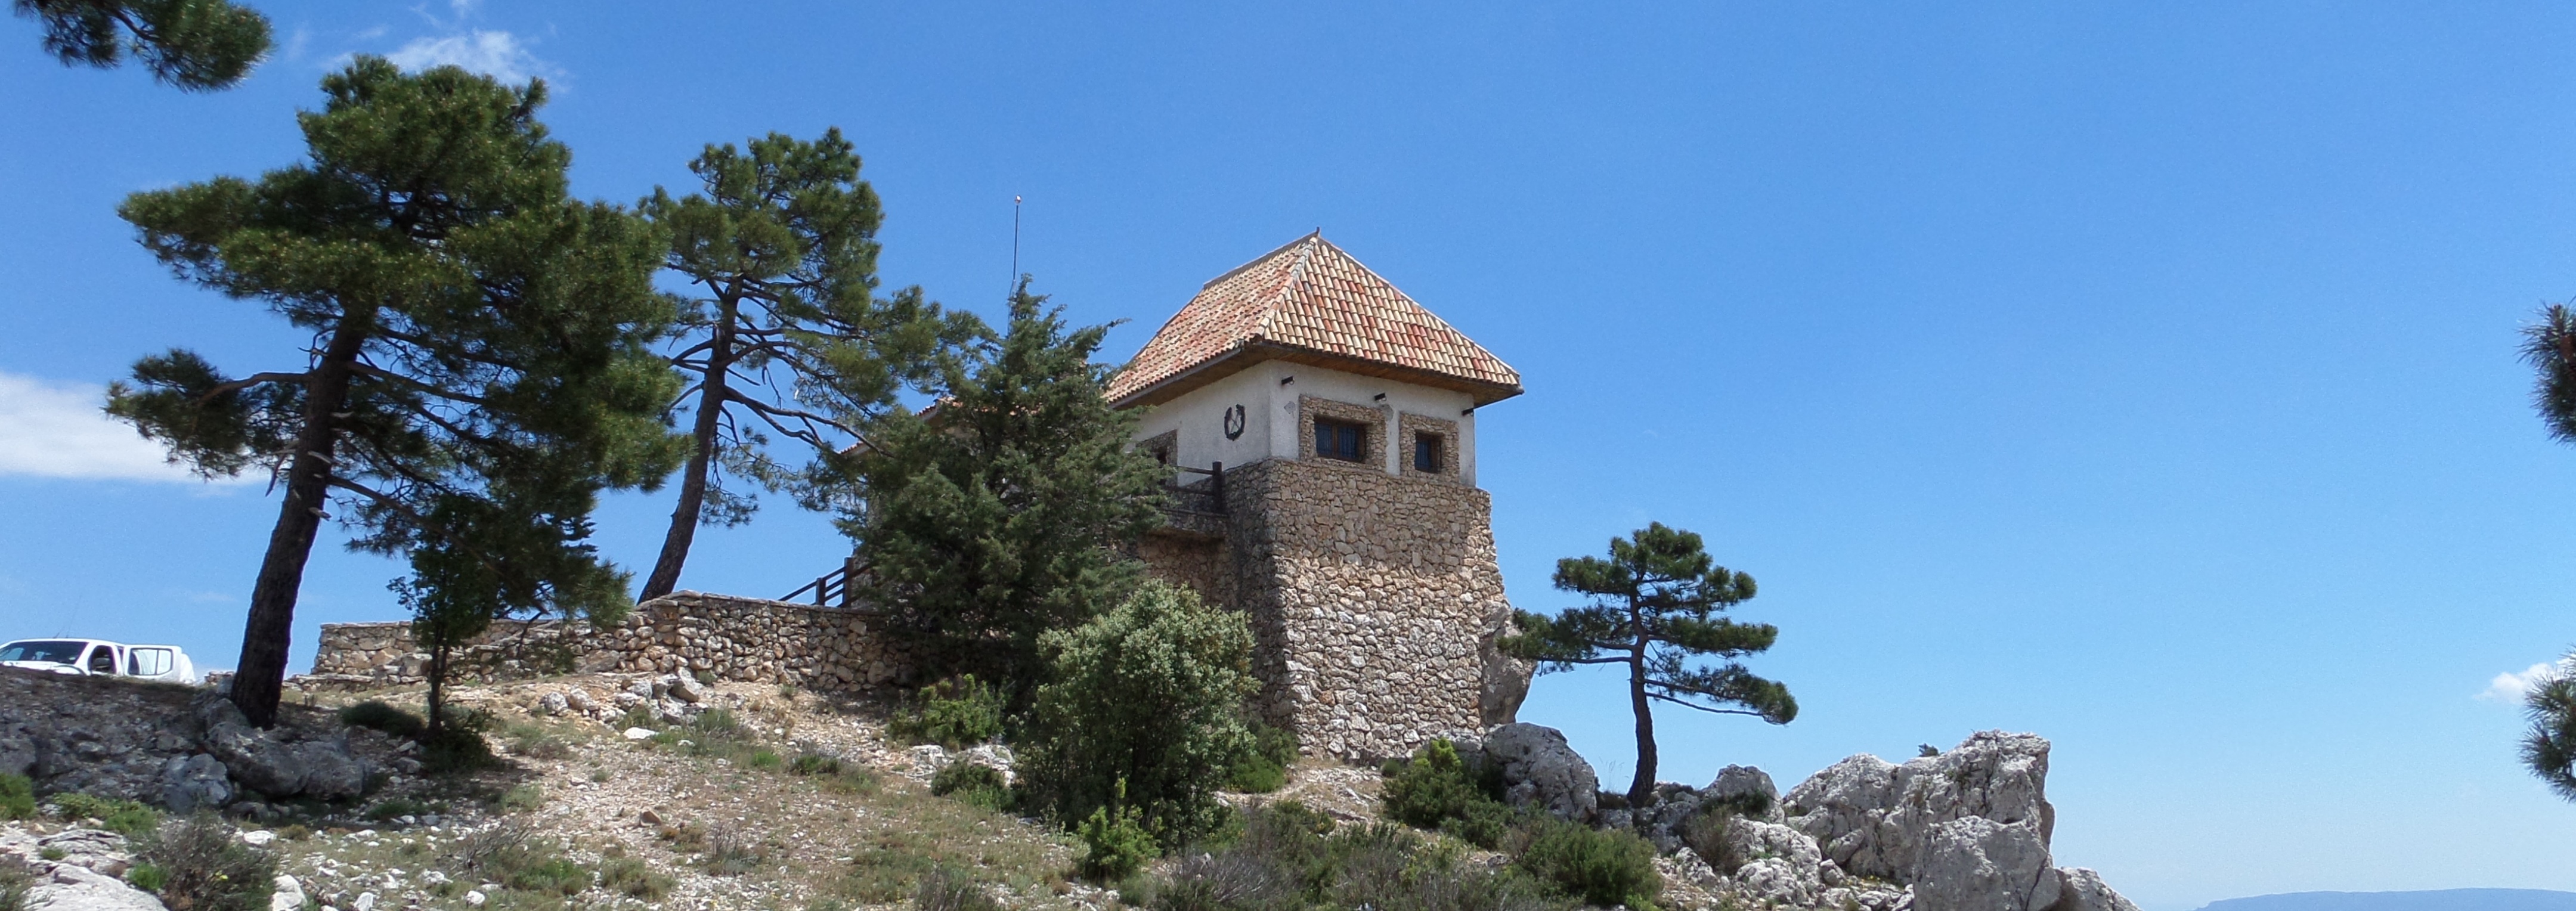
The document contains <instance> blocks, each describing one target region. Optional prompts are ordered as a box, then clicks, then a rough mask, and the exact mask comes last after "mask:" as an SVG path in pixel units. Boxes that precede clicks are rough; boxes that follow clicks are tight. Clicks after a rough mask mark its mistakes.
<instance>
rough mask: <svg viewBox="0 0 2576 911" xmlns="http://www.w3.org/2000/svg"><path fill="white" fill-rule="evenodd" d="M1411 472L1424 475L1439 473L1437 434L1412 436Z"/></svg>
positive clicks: (1438, 436)
mask: <svg viewBox="0 0 2576 911" xmlns="http://www.w3.org/2000/svg"><path fill="white" fill-rule="evenodd" d="M1413 470H1415V471H1419V472H1422V473H1424V474H1439V473H1440V435H1439V434H1436V433H1417V434H1414V435H1413Z"/></svg>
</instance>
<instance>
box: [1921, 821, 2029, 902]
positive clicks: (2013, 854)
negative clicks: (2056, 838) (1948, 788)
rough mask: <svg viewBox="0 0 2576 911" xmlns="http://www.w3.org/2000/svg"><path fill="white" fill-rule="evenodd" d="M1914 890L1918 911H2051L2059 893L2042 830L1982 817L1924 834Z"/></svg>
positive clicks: (2023, 823)
mask: <svg viewBox="0 0 2576 911" xmlns="http://www.w3.org/2000/svg"><path fill="white" fill-rule="evenodd" d="M1913 886H1914V907H1915V908H1917V909H1919V911H2053V909H2054V908H2055V906H2056V905H2057V897H2058V893H2059V883H2058V875H2057V870H2056V869H2055V868H2053V867H2051V866H2049V860H2048V843H2047V842H2046V840H2044V839H2043V838H2042V837H2041V835H2040V832H2039V827H2038V825H2037V824H2036V823H2035V822H2033V821H2030V820H2024V821H2021V822H2014V823H2000V822H1996V821H1994V820H1991V819H1987V818H1985V817H1983V816H1965V817H1961V818H1958V819H1953V820H1948V821H1946V822H1942V823H1939V824H1937V825H1934V826H1933V827H1932V829H1931V830H1930V831H1929V832H1926V833H1924V839H1923V850H1922V855H1921V857H1920V859H1918V860H1917V861H1916V863H1915V871H1914V877H1913Z"/></svg>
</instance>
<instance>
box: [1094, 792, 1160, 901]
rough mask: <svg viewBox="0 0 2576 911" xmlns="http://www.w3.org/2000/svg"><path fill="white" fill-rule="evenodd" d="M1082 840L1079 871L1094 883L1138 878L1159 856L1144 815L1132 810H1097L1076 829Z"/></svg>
mask: <svg viewBox="0 0 2576 911" xmlns="http://www.w3.org/2000/svg"><path fill="white" fill-rule="evenodd" d="M1074 834H1075V835H1078V836H1080V837H1081V838H1082V848H1083V851H1082V860H1081V861H1080V870H1081V873H1082V875H1083V876H1084V877H1086V878H1088V879H1090V880H1092V881H1093V882H1101V883H1114V882H1117V881H1119V880H1122V879H1126V878H1127V877H1130V876H1134V875H1136V871H1138V870H1140V869H1143V868H1144V866H1145V862H1146V861H1149V860H1153V859H1154V857H1155V855H1156V854H1157V853H1158V852H1157V851H1156V850H1155V846H1154V836H1153V833H1150V832H1147V831H1145V823H1144V816H1143V814H1141V813H1139V812H1137V810H1136V808H1135V807H1132V806H1118V807H1117V808H1116V811H1115V812H1112V810H1111V808H1110V807H1106V806H1104V807H1098V808H1095V809H1093V810H1092V811H1091V816H1090V817H1089V818H1087V819H1084V820H1083V821H1082V825H1081V826H1080V827H1078V828H1076V829H1075V831H1074Z"/></svg>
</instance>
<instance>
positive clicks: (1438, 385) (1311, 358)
mask: <svg viewBox="0 0 2576 911" xmlns="http://www.w3.org/2000/svg"><path fill="white" fill-rule="evenodd" d="M1273 360H1277V361H1289V362H1291V363H1299V364H1309V365H1312V366H1316V367H1323V368H1326V369H1329V370H1339V371H1342V372H1344V373H1356V374H1359V375H1361V376H1373V377H1377V378H1380V379H1388V380H1395V381H1397V382H1402V383H1412V384H1414V385H1417V386H1429V387H1432V388H1435V389H1448V390H1451V391H1454V392H1464V393H1466V394H1468V396H1470V397H1471V400H1472V401H1474V402H1475V405H1476V407H1478V408H1482V407H1484V406H1486V405H1491V404H1493V403H1495V402H1499V401H1502V400H1504V399H1508V398H1511V397H1513V396H1516V395H1520V394H1521V392H1522V389H1521V384H1519V383H1497V382H1490V381H1485V380H1476V379H1470V378H1467V377H1462V376H1456V375H1453V374H1448V373H1442V372H1440V371H1437V370H1425V369H1422V368H1419V367H1406V366H1402V365H1397V364H1387V363H1381V362H1378V361H1373V360H1368V359H1365V358H1359V357H1352V356H1350V355H1346V354H1334V353H1332V352H1328V351H1318V350H1315V349H1312V348H1302V347H1298V346H1294V345H1282V344H1279V343H1277V342H1269V341H1261V340H1257V339H1256V340H1253V341H1250V342H1247V343H1244V344H1239V345H1236V346H1234V347H1233V348H1231V349H1228V350H1227V351H1226V352H1225V353H1223V354H1219V355H1217V356H1215V357H1212V358H1208V359H1207V360H1204V361H1200V362H1199V363H1198V364H1197V365H1195V366H1192V367H1191V368H1190V369H1188V370H1183V371H1181V372H1179V373H1175V374H1172V375H1171V376H1169V377H1165V378H1163V379H1161V380H1159V381H1156V382H1154V383H1153V384H1151V385H1148V386H1146V387H1144V388H1142V389H1138V390H1136V391H1133V392H1130V393H1127V394H1126V395H1123V396H1120V397H1118V398H1117V399H1115V400H1112V401H1111V402H1110V403H1109V404H1110V407H1113V408H1122V409H1123V408H1139V407H1146V406H1152V405H1160V404H1162V403H1164V402H1168V401H1171V400H1173V399H1176V398H1180V397H1181V396H1183V395H1187V394H1189V393H1190V392H1191V391H1193V390H1196V389H1198V388H1199V387H1201V386H1205V385H1207V384H1209V383H1213V382H1216V381H1217V380H1220V379H1224V378H1225V377H1227V376H1230V375H1232V374H1234V373H1235V372H1236V371H1238V370H1241V369H1243V368H1246V367H1250V366H1252V365H1254V364H1258V363H1261V362H1262V361H1273ZM1227 365H1233V369H1219V368H1222V367H1225V366H1227Z"/></svg>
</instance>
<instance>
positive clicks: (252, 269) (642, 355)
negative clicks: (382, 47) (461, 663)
mask: <svg viewBox="0 0 2576 911" xmlns="http://www.w3.org/2000/svg"><path fill="white" fill-rule="evenodd" d="M322 87H323V91H324V93H325V95H326V96H327V97H328V101H327V102H326V104H325V105H324V107H323V109H322V110H320V111H308V112H305V113H303V114H302V115H300V116H299V118H298V121H299V123H300V125H301V126H302V128H303V132H304V136H305V141H306V143H307V145H308V146H309V148H310V156H311V158H310V160H309V161H307V162H304V163H300V164H297V165H293V166H290V167H286V168H281V169H278V170H275V171H271V172H269V173H267V174H265V175H262V176H261V177H260V178H259V179H258V180H257V181H250V180H243V179H240V178H234V177H219V178H216V179H214V180H211V181H207V182H204V183H197V184H190V185H186V186H182V187H178V188H175V189H168V190H157V191H152V192H146V193H138V194H135V195H133V196H132V197H129V198H128V199H127V200H126V202H125V204H124V206H123V207H122V209H121V210H120V214H122V215H123V216H124V217H125V219H126V220H127V221H130V222H132V223H134V225H135V226H136V227H137V228H139V229H140V231H141V234H142V240H143V243H144V245H145V246H146V247H147V248H149V249H150V250H151V251H152V252H153V253H154V254H155V255H156V256H158V257H160V259H161V260H162V261H163V262H164V263H166V264H168V265H169V266H170V267H171V268H172V269H173V270H174V271H175V272H176V273H178V274H179V275H180V276H181V277H183V278H185V279H188V280H191V281H194V282H196V283H198V284H200V285H204V286H206V287H208V288H211V289H214V290H216V291H219V292H222V293H223V294H225V295H227V296H230V297H234V298H242V299H255V300H259V301H262V302H263V303H265V304H267V305H268V307H269V308H270V309H271V310H272V311H274V312H276V313H277V314H278V315H279V316H282V317H284V318H285V319H286V320H287V321H288V322H289V323H290V324H292V325H294V326H295V327H296V328H297V329H298V330H302V331H305V332H309V333H311V334H312V336H313V339H314V342H313V344H312V345H311V346H310V347H309V348H308V349H306V350H305V352H304V356H303V357H302V358H300V360H301V361H302V363H301V364H300V365H299V367H300V369H291V370H284V371H274V372H261V373H253V374H251V375H249V376H245V377H240V378H230V377H227V376H226V375H225V374H224V373H223V372H221V371H219V370H217V369H216V368H215V366H214V365H212V364H210V363H208V362H207V361H206V360H205V359H204V358H202V357H200V356H198V355H197V354H195V353H193V352H190V351H186V350H175V349H174V350H172V351H170V352H169V353H167V354H163V355H157V356H154V357H148V358H145V359H143V360H142V361H141V362H139V363H137V364H136V365H135V368H134V376H133V382H131V383H120V384H118V385H117V386H115V387H113V388H111V390H110V393H109V406H108V407H109V412H110V413H111V414H114V415H115V416H117V417H119V418H122V419H125V420H127V421H130V422H132V423H133V424H134V425H135V426H136V428H137V429H139V430H141V431H142V432H143V433H144V435H145V436H147V437H151V438H154V439H157V440H160V441H162V442H163V443H164V444H165V445H167V446H168V447H169V449H170V451H171V457H172V459H173V461H177V462H182V463H185V464H188V465H190V466H192V467H193V468H195V469H196V470H197V471H199V472H201V473H204V474H207V475H230V474H237V473H240V472H243V471H246V470H249V469H252V468H255V467H257V468H266V469H268V470H269V471H270V472H271V473H272V476H273V477H274V478H275V479H276V481H277V484H278V486H279V487H281V488H283V490H284V502H283V503H282V504H281V505H280V508H279V514H278V519H277V524H276V526H275V528H274V529H273V530H272V531H271V532H270V536H269V542H268V550H267V553H266V555H265V556H264V557H263V558H262V561H261V564H260V571H259V576H258V579H257V581H256V583H255V584H254V586H253V589H252V592H251V604H250V616H249V619H248V623H247V626H246V629H245V630H244V633H243V636H242V655H241V663H240V666H239V670H238V671H237V676H236V677H235V679H234V684H233V691H232V698H233V701H234V702H235V703H237V704H239V705H240V706H241V709H242V711H243V713H244V714H245V715H247V716H248V717H249V718H250V719H251V720H252V721H253V722H254V723H256V724H260V725H263V726H264V725H268V724H271V723H273V722H274V720H275V718H276V711H277V702H278V695H279V685H280V683H281V682H282V681H283V680H284V678H285V672H286V653H287V647H288V643H289V633H290V630H291V627H292V624H293V622H294V613H295V602H296V594H297V589H298V588H299V586H300V584H301V581H302V578H303V572H304V565H305V562H306V560H307V558H308V557H309V556H310V554H311V552H312V547H313V542H314V539H315V537H316V535H317V533H318V531H319V529H320V526H321V523H322V520H323V519H325V518H330V517H332V516H331V514H330V513H329V512H327V511H326V509H328V508H333V507H336V508H337V509H338V510H339V514H338V518H339V519H341V521H342V522H343V523H344V524H347V525H349V526H351V527H352V528H353V529H355V530H356V532H357V536H356V538H355V540H354V541H353V542H352V545H351V546H353V547H355V548H359V549H363V550H374V551H379V552H385V553H406V554H414V555H415V556H417V555H418V554H419V553H420V552H421V551H423V550H424V549H436V550H443V551H445V552H450V553H452V554H454V555H455V556H456V559H473V560H479V561H484V562H488V563H492V564H496V568H498V567H497V564H506V563H511V562H516V561H527V563H528V564H529V565H526V566H517V567H512V568H510V569H509V572H511V573H514V574H529V575H534V576H538V577H541V578H542V579H543V581H544V586H545V587H547V588H549V589H553V590H558V591H560V590H563V589H566V588H571V589H576V590H580V591H584V592H587V591H589V590H590V589H591V588H592V587H594V586H595V585H596V581H597V573H598V572H600V571H601V570H599V569H598V568H597V567H596V566H595V565H593V564H595V562H596V561H595V559H593V558H591V557H589V556H588V553H587V551H586V550H583V546H582V545H581V544H580V539H581V538H582V537H583V536H586V535H587V529H588V519H587V513H588V510H589V498H590V496H591V495H593V494H595V493H596V491H597V490H599V489H600V488H602V487H631V486H648V485H650V484H653V483H656V482H657V481H658V479H660V478H661V477H663V476H664V475H666V474H668V473H669V472H670V471H671V469H672V468H673V467H675V466H676V465H677V463H678V462H679V456H680V450H679V448H678V446H677V439H676V438H675V437H673V436H672V435H671V434H669V433H667V432H666V430H665V428H664V427H663V425H662V423H661V419H660V414H661V410H662V408H663V406H664V404H665V403H667V402H668V401H669V400H670V398H671V396H672V395H673V394H675V392H676V387H677V383H676V381H675V379H674V378H673V377H672V376H671V373H670V371H669V368H668V365H667V363H666V362H665V361H664V360H663V359H662V358H661V357H660V356H658V355H656V354H654V353H653V351H652V349H651V344H652V342H653V340H654V339H655V338H657V337H659V336H660V335H661V334H662V333H663V332H664V331H666V329H667V327H668V325H669V323H670V320H671V318H672V313H671V309H670V306H669V303H668V301H667V300H665V299H664V298H663V297H662V296H661V295H660V294H657V293H656V292H654V291H653V289H652V285H651V281H652V274H653V270H654V267H655V265H656V260H657V259H658V258H659V256H660V252H661V250H662V249H663V241H662V239H661V238H660V237H659V236H658V235H657V234H656V233H655V232H654V231H653V229H652V226H651V225H650V224H649V223H647V222H645V221H644V220H643V219H640V218H638V217H636V216H635V215H633V214H632V213H629V212H627V211H625V210H623V209H620V208H618V207H616V206H612V205H607V204H602V203H581V202H577V201H575V200H573V199H572V198H571V197H570V196H569V195H568V192H567V182H566V173H565V172H566V168H567V166H568V165H569V164H570V161H571V152H570V151H569V150H568V149H566V148H565V147H564V146H563V144H562V143H559V142H556V141H554V140H552V139H550V138H548V136H547V132H546V129H545V127H544V125H542V124H540V123H538V122H537V120H536V116H535V115H536V110H537V108H538V107H539V106H540V105H542V104H543V103H544V102H545V86H544V84H543V83H541V82H531V83H530V84H529V85H528V86H526V87H525V88H513V87H510V86H505V85H502V84H500V83H499V82H496V81H494V80H492V79H491V78H489V77H485V76H477V75H474V74H471V73H468V72H466V71H464V70H461V69H457V68H454V67H442V68H438V69H433V70H430V71H428V72H426V73H421V74H418V75H406V74H404V73H402V72H401V71H400V70H398V69H396V68H395V67H394V65H393V64H391V63H388V62H386V61H385V60H383V59H382V58H376V57H361V58H359V59H358V60H357V61H356V62H354V63H352V64H350V66H349V67H348V68H347V69H346V70H343V71H341V72H338V73H335V74H332V75H330V76H328V77H326V78H325V79H324V80H323V83H322ZM514 498H515V499H514ZM478 500H494V501H496V502H502V503H517V504H534V505H520V506H511V507H509V508H507V509H503V510H501V511H500V514H501V515H504V516H506V517H507V518H508V521H507V522H495V523H482V522H476V521H466V520H463V519H460V518H459V516H461V515H464V513H462V512H460V510H462V509H464V506H463V505H462V504H468V503H473V502H476V501H478ZM520 522H537V523H539V524H542V525H543V526H545V527H546V528H549V529H552V531H551V532H549V533H548V534H544V535H537V536H535V537H536V539H537V540H535V541H534V542H529V543H523V542H521V541H520V540H518V539H511V538H507V537H506V536H505V537H503V538H496V539H484V540H478V536H482V535H487V534H490V533H492V532H494V531H495V530H496V529H503V528H508V527H512V526H511V523H520ZM573 556H578V557H579V559H572V557H573ZM585 597H588V596H585Z"/></svg>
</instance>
